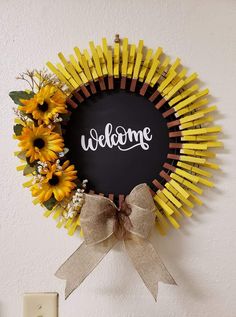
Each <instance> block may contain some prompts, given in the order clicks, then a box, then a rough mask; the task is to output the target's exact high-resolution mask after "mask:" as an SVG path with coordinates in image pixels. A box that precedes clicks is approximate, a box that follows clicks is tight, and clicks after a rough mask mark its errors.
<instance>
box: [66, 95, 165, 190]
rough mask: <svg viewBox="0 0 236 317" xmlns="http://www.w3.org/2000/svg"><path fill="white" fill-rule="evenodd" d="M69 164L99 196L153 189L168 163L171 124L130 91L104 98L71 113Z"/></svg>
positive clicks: (83, 105) (99, 96) (67, 141)
mask: <svg viewBox="0 0 236 317" xmlns="http://www.w3.org/2000/svg"><path fill="white" fill-rule="evenodd" d="M65 145H66V147H68V148H69V152H68V158H69V159H70V161H71V163H73V164H74V165H75V168H76V169H77V171H78V177H79V179H81V180H82V179H88V180H89V187H90V189H93V190H94V191H95V192H96V193H103V194H105V195H108V194H110V193H113V194H114V195H115V196H118V195H119V194H124V195H127V194H128V193H129V192H130V191H131V190H132V188H133V187H134V186H136V185H138V184H140V183H144V182H145V183H147V184H151V182H152V180H153V179H155V178H157V177H158V174H159V172H160V171H161V170H162V165H163V163H164V162H165V161H166V159H167V154H168V148H169V137H168V128H167V123H166V120H165V119H164V118H163V116H162V114H161V112H160V111H158V110H157V109H156V108H155V107H154V106H153V104H152V103H151V102H150V101H148V99H147V98H145V97H143V96H140V95H138V94H136V93H131V92H129V91H126V90H114V91H106V92H100V93H99V94H96V95H93V96H91V97H90V98H88V99H86V100H85V101H84V102H83V103H81V104H79V105H78V107H77V108H76V109H75V110H74V111H73V112H72V115H71V118H70V121H69V123H68V125H67V127H66V132H65Z"/></svg>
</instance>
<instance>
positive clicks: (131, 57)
mask: <svg viewBox="0 0 236 317" xmlns="http://www.w3.org/2000/svg"><path fill="white" fill-rule="evenodd" d="M135 54H136V45H135V44H132V45H131V47H130V52H129V59H128V68H127V77H128V78H131V77H132V74H133V69H134V62H135Z"/></svg>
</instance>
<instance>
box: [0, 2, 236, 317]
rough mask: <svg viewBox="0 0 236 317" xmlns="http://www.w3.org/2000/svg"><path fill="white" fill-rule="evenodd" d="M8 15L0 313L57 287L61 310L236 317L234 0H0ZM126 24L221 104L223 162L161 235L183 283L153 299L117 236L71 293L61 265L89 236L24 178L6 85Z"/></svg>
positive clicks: (0, 29) (138, 316)
mask: <svg viewBox="0 0 236 317" xmlns="http://www.w3.org/2000/svg"><path fill="white" fill-rule="evenodd" d="M0 15H1V19H0V52H1V61H0V74H1V79H0V80H1V85H0V95H1V115H0V124H1V137H0V142H1V145H0V146H1V147H0V149H1V155H0V160H1V165H0V167H1V169H0V173H1V174H0V182H1V187H0V195H1V204H0V208H1V213H0V316H1V317H15V316H21V311H22V293H24V292H38V291H47V292H50V291H57V292H59V293H60V316H61V317H79V316H83V317H97V316H99V317H100V316H101V317H110V316H112V317H144V316H145V317H152V316H161V317H171V316H173V317H189V316H191V317H192V316H193V317H203V316H204V317H212V316H214V317H222V316H224V317H235V316H236V301H235V294H236V274H235V261H236V221H235V219H236V218H235V212H236V211H235V203H236V199H235V195H236V194H235V191H236V169H235V157H236V147H235V145H236V144H235V137H236V132H235V131H236V129H235V123H236V105H235V95H234V93H235V84H236V66H235V65H236V63H235V58H236V41H235V40H236V22H235V21H236V1H232V0H231V1H230V0H207V1H201V0H200V1H197V0H179V1H174V0H172V1H171V0H167V1H165V0H163V1H161V0H159V1H154V0H147V1H143V0H133V1H131V0H128V1H125V0H120V1H112V0H109V1H105V0H96V1H91V0H86V1H85V0H83V1H82V0H77V1H76V0H67V1H64V0H40V1H36V0H34V1H32V0H1V1H0ZM117 32H118V33H120V35H121V37H124V36H127V37H128V38H129V39H130V41H134V42H137V41H138V40H139V39H140V38H142V39H144V40H145V43H146V45H147V46H149V47H153V48H156V47H157V46H158V45H160V46H162V47H163V48H164V50H165V51H166V53H168V54H169V55H170V56H171V57H176V56H180V57H181V58H182V61H183V63H184V64H185V65H186V66H187V67H188V68H189V70H190V71H197V72H198V73H199V76H200V78H201V80H202V84H203V85H204V86H208V87H209V88H210V90H211V93H212V95H213V96H214V98H212V101H213V103H216V104H218V105H219V112H218V114H217V115H216V119H217V124H221V125H223V127H224V133H223V134H222V137H223V141H224V143H225V148H224V150H220V151H219V157H218V160H217V161H218V162H219V163H220V164H221V166H222V170H221V171H220V172H217V173H216V174H215V177H214V181H215V182H216V188H214V189H213V190H212V189H210V190H207V189H206V190H205V192H204V195H203V199H204V201H205V204H204V206H202V207H198V208H196V209H195V210H194V216H193V218H192V219H190V220H188V219H187V220H186V219H185V220H184V221H183V222H182V225H183V226H182V229H181V230H179V231H174V230H173V231H171V232H170V234H169V235H168V236H167V237H165V238H162V237H160V236H158V235H157V234H156V235H154V236H153V239H154V240H155V245H156V247H157V249H158V250H159V252H160V255H161V256H162V258H163V260H164V262H165V263H166V265H167V266H168V268H169V270H170V271H171V272H172V274H173V275H174V277H175V278H176V281H177V282H178V284H179V286H178V287H171V286H167V285H163V284H160V286H159V297H158V302H157V303H155V302H154V301H153V299H152V297H151V296H150V294H149V293H148V291H147V289H146V288H145V287H144V285H143V284H142V283H141V281H140V278H139V276H138V274H137V273H136V272H135V270H134V269H133V267H132V266H131V264H130V262H129V259H128V258H127V257H126V255H125V253H124V252H123V249H122V246H118V247H116V248H115V249H114V250H113V251H112V252H110V253H109V255H108V256H106V258H105V259H104V260H103V261H102V262H101V264H100V265H99V266H98V267H97V269H96V270H95V271H94V272H93V273H92V274H91V275H90V276H89V277H88V279H87V280H86V282H85V283H83V284H82V286H81V287H80V288H79V290H76V291H75V292H74V293H73V295H71V297H70V298H69V299H68V300H67V301H64V300H63V294H64V282H63V281H61V280H58V279H56V278H55V277H54V275H53V274H54V272H55V271H56V269H57V268H58V267H59V265H60V264H61V263H62V262H63V261H64V260H65V259H66V258H67V257H68V256H69V255H70V254H71V253H72V252H73V251H74V250H75V249H76V248H77V246H78V245H79V244H80V243H81V240H80V238H79V237H73V238H70V237H69V236H67V235H66V232H65V231H63V230H58V229H56V227H55V223H54V221H53V220H52V219H50V220H46V219H45V218H44V217H43V216H42V209H41V208H40V207H39V206H38V207H35V206H33V205H32V203H31V196H30V193H29V191H28V190H26V189H22V187H21V184H22V183H23V181H24V180H25V179H24V178H23V176H22V175H21V174H20V173H17V172H16V170H15V167H16V165H17V163H18V161H17V159H16V158H14V157H13V155H12V152H13V151H14V150H16V142H15V141H13V140H12V138H11V136H12V120H13V113H12V111H11V107H12V103H11V100H10V99H9V98H8V92H9V91H10V90H17V89H20V88H23V87H24V85H23V83H21V82H19V81H16V80H15V77H16V75H17V74H18V73H19V72H22V71H24V70H25V69H30V68H40V67H42V66H43V65H44V63H45V62H46V61H47V60H48V59H51V60H52V61H53V60H54V61H56V60H57V56H56V55H57V53H58V52H59V51H61V50H62V51H63V52H65V53H66V54H67V53H70V52H71V51H72V49H73V46H74V45H79V46H80V47H83V48H86V47H88V41H89V40H91V39H93V40H95V42H98V41H100V40H101V38H102V37H103V36H106V37H107V38H108V41H109V42H110V41H112V40H113V38H114V34H115V33H117Z"/></svg>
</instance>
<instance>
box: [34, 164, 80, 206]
mask: <svg viewBox="0 0 236 317" xmlns="http://www.w3.org/2000/svg"><path fill="white" fill-rule="evenodd" d="M76 173H77V172H76V170H75V169H74V165H70V161H68V160H67V161H66V162H64V163H63V165H62V166H60V165H59V166H58V163H55V164H50V163H49V164H48V167H47V168H46V172H42V174H44V175H43V176H44V177H43V180H42V181H41V182H40V183H38V184H35V185H33V186H32V187H31V191H32V195H33V196H34V197H38V200H39V201H40V202H41V203H43V202H45V201H47V200H48V199H50V198H51V197H52V195H54V197H55V199H56V200H57V201H61V200H62V199H64V198H66V197H69V196H70V194H71V191H72V190H73V189H74V188H75V187H76V184H75V183H74V182H73V181H74V180H75V179H76V178H77V176H76Z"/></svg>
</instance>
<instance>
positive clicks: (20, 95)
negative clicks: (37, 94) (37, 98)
mask: <svg viewBox="0 0 236 317" xmlns="http://www.w3.org/2000/svg"><path fill="white" fill-rule="evenodd" d="M9 96H10V97H11V99H12V100H13V101H14V103H15V104H17V105H21V106H22V103H21V102H20V99H27V100H29V99H31V98H32V97H33V96H34V92H33V91H30V92H26V91H22V90H21V91H11V92H10V93H9Z"/></svg>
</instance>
